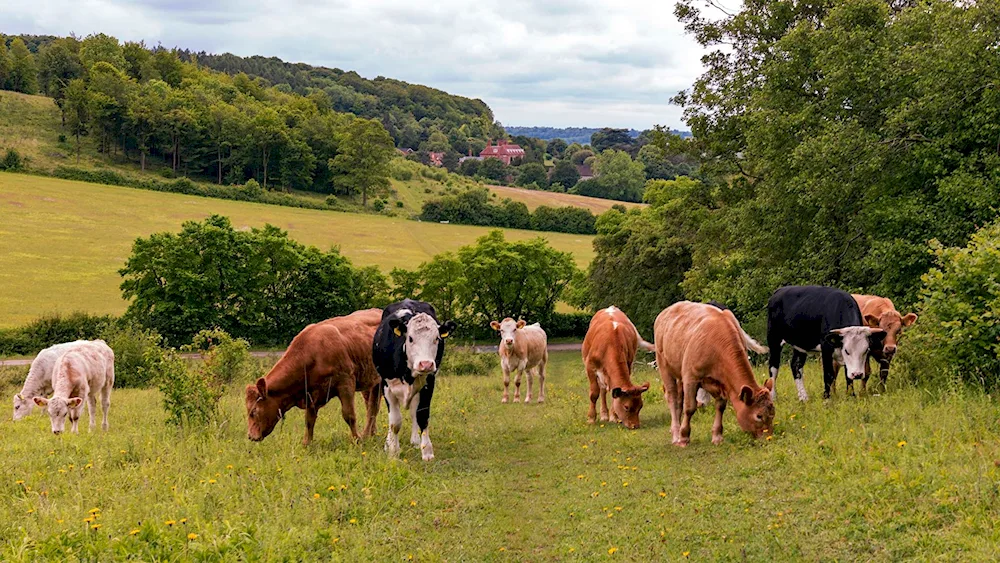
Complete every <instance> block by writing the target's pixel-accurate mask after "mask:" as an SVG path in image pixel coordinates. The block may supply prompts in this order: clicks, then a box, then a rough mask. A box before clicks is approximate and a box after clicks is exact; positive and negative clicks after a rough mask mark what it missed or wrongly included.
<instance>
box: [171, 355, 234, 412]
mask: <svg viewBox="0 0 1000 563" xmlns="http://www.w3.org/2000/svg"><path fill="white" fill-rule="evenodd" d="M156 374H157V376H156V385H157V388H159V390H160V394H161V396H162V398H163V409H164V410H165V411H166V412H167V420H166V422H167V424H172V425H174V426H198V425H203V424H206V423H208V422H209V421H211V420H212V419H213V418H214V417H215V414H216V412H217V406H218V403H219V398H220V397H222V394H223V392H224V391H225V386H224V385H223V384H222V382H221V381H218V380H216V379H215V378H214V377H213V374H212V373H211V372H209V371H208V369H207V367H205V366H202V367H201V368H200V369H188V366H187V364H186V363H185V362H184V360H182V359H181V358H180V357H179V356H178V355H177V352H176V351H174V350H168V351H166V352H164V354H163V357H162V358H161V359H160V360H159V362H158V365H157V367H156Z"/></svg>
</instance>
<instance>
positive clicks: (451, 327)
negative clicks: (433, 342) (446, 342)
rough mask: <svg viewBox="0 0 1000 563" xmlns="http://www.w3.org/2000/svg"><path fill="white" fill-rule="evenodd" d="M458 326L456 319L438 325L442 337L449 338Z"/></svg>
mask: <svg viewBox="0 0 1000 563" xmlns="http://www.w3.org/2000/svg"><path fill="white" fill-rule="evenodd" d="M456 326H457V325H455V321H448V322H446V323H444V324H443V325H441V326H439V327H438V334H440V335H441V338H448V335H449V334H451V333H452V332H454V331H455V327H456Z"/></svg>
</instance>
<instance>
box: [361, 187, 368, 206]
mask: <svg viewBox="0 0 1000 563" xmlns="http://www.w3.org/2000/svg"><path fill="white" fill-rule="evenodd" d="M361 207H365V208H367V207H368V186H362V187H361Z"/></svg>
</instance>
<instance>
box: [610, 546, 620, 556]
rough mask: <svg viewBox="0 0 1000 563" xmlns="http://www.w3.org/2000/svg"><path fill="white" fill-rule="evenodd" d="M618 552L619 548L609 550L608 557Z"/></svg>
mask: <svg viewBox="0 0 1000 563" xmlns="http://www.w3.org/2000/svg"><path fill="white" fill-rule="evenodd" d="M616 551H618V548H617V547H611V548H608V555H614V554H615V552H616Z"/></svg>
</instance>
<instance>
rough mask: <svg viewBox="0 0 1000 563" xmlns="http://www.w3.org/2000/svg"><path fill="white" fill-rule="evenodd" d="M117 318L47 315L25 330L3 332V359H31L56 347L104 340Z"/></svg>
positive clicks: (0, 340)
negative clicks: (107, 326)
mask: <svg viewBox="0 0 1000 563" xmlns="http://www.w3.org/2000/svg"><path fill="white" fill-rule="evenodd" d="M113 320H114V317H111V316H110V315H90V314H87V313H80V312H76V313H71V314H69V315H60V314H55V315H46V316H43V317H40V318H38V319H36V320H34V321H32V322H30V323H28V324H26V325H24V326H20V327H15V328H9V329H3V330H0V356H30V355H34V354H37V353H38V352H39V351H41V350H42V349H43V348H48V347H49V346H52V345H53V344H60V343H62V342H71V341H73V340H94V339H96V338H100V335H101V333H102V331H103V329H104V327H105V325H107V324H110V323H111V322H112V321H113Z"/></svg>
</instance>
